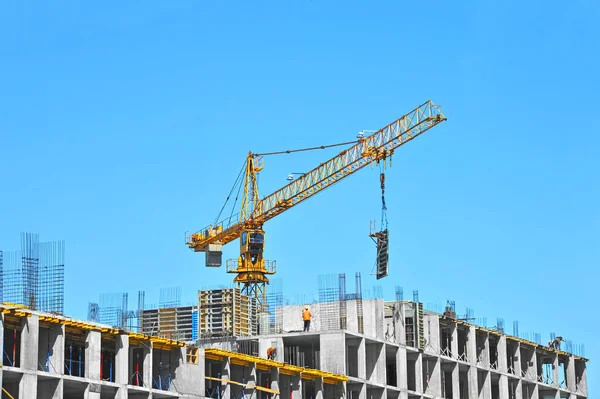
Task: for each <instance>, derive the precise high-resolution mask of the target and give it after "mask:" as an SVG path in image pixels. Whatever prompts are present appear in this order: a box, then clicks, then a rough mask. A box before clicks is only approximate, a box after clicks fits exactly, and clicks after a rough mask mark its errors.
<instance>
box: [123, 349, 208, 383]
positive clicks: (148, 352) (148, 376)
mask: <svg viewBox="0 0 600 399" xmlns="http://www.w3.org/2000/svg"><path fill="white" fill-rule="evenodd" d="M152 347H153V344H152V341H150V342H147V343H146V345H145V346H144V375H142V381H143V382H144V386H145V387H146V388H152V367H153V366H152ZM200 352H202V356H201V355H200ZM127 353H129V350H128V351H127ZM198 359H199V360H198V363H202V367H204V349H198ZM128 363H129V362H128ZM202 383H203V384H204V376H203V377H202ZM202 392H204V390H202Z"/></svg>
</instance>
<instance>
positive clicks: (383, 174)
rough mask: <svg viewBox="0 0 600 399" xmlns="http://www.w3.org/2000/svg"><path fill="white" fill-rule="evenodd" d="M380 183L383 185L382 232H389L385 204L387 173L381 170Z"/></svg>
mask: <svg viewBox="0 0 600 399" xmlns="http://www.w3.org/2000/svg"><path fill="white" fill-rule="evenodd" d="M379 183H380V184H381V230H382V231H383V230H387V226H388V220H387V205H386V204H385V172H384V169H383V168H382V169H381V172H380V173H379Z"/></svg>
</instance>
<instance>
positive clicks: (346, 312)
mask: <svg viewBox="0 0 600 399" xmlns="http://www.w3.org/2000/svg"><path fill="white" fill-rule="evenodd" d="M311 310H312V313H313V314H314V317H313V329H314V330H313V331H311V332H308V333H305V332H299V331H301V329H302V326H301V323H302V320H301V317H300V314H301V311H302V306H285V307H283V309H282V312H281V313H282V315H283V330H284V331H287V332H284V333H278V334H270V335H263V336H258V337H242V338H240V339H238V346H239V347H244V348H250V350H253V351H255V352H256V353H252V354H253V355H261V356H264V354H265V353H266V350H267V348H268V347H270V346H273V347H275V348H276V349H277V351H276V359H275V360H277V361H279V362H285V363H288V364H292V365H296V366H299V367H311V368H316V369H320V370H322V371H323V372H331V373H334V374H341V375H346V376H347V377H348V381H347V382H346V383H345V386H344V392H345V395H346V397H348V398H350V399H396V398H403V399H414V398H453V399H467V398H471V399H498V398H501V399H542V398H557V399H558V398H569V399H581V398H586V397H587V374H586V362H587V359H584V358H582V357H579V356H575V355H573V354H570V353H566V352H563V351H559V350H554V349H550V348H548V347H545V346H542V345H539V344H537V343H535V342H531V341H527V340H524V339H521V338H518V337H513V336H510V335H506V334H504V333H502V332H499V331H496V330H492V329H488V328H484V327H480V326H476V325H473V324H470V323H467V322H464V321H460V320H456V319H454V318H449V317H446V316H444V315H441V314H437V313H432V312H428V311H424V310H423V308H422V304H420V303H414V302H408V301H400V302H384V301H383V300H351V301H338V302H333V303H325V304H324V303H319V304H314V305H311ZM340 326H343V327H344V328H340ZM243 341H253V342H255V343H256V345H239V342H243ZM211 345H213V346H215V344H211ZM227 345H231V342H224V343H222V347H227ZM222 372H223V373H226V372H225V371H222ZM310 392H311V393H314V391H310ZM310 397H318V396H310ZM226 399H227V398H226Z"/></svg>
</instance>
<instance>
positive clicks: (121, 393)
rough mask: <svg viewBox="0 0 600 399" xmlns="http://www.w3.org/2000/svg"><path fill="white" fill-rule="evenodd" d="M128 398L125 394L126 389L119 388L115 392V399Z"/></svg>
mask: <svg viewBox="0 0 600 399" xmlns="http://www.w3.org/2000/svg"><path fill="white" fill-rule="evenodd" d="M128 397H129V395H128V393H127V387H121V388H119V389H118V390H117V395H116V396H115V399H127V398H128Z"/></svg>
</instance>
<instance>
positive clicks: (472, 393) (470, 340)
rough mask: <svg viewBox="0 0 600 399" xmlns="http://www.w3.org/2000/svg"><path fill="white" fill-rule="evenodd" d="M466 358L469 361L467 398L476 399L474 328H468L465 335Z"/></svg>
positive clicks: (477, 393) (475, 338)
mask: <svg viewBox="0 0 600 399" xmlns="http://www.w3.org/2000/svg"><path fill="white" fill-rule="evenodd" d="M467 358H468V359H469V363H470V366H469V371H468V377H469V378H468V382H469V398H477V397H478V396H479V386H478V384H479V382H478V378H479V375H478V374H477V330H476V329H475V327H474V326H470V327H469V333H468V334H467Z"/></svg>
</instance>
